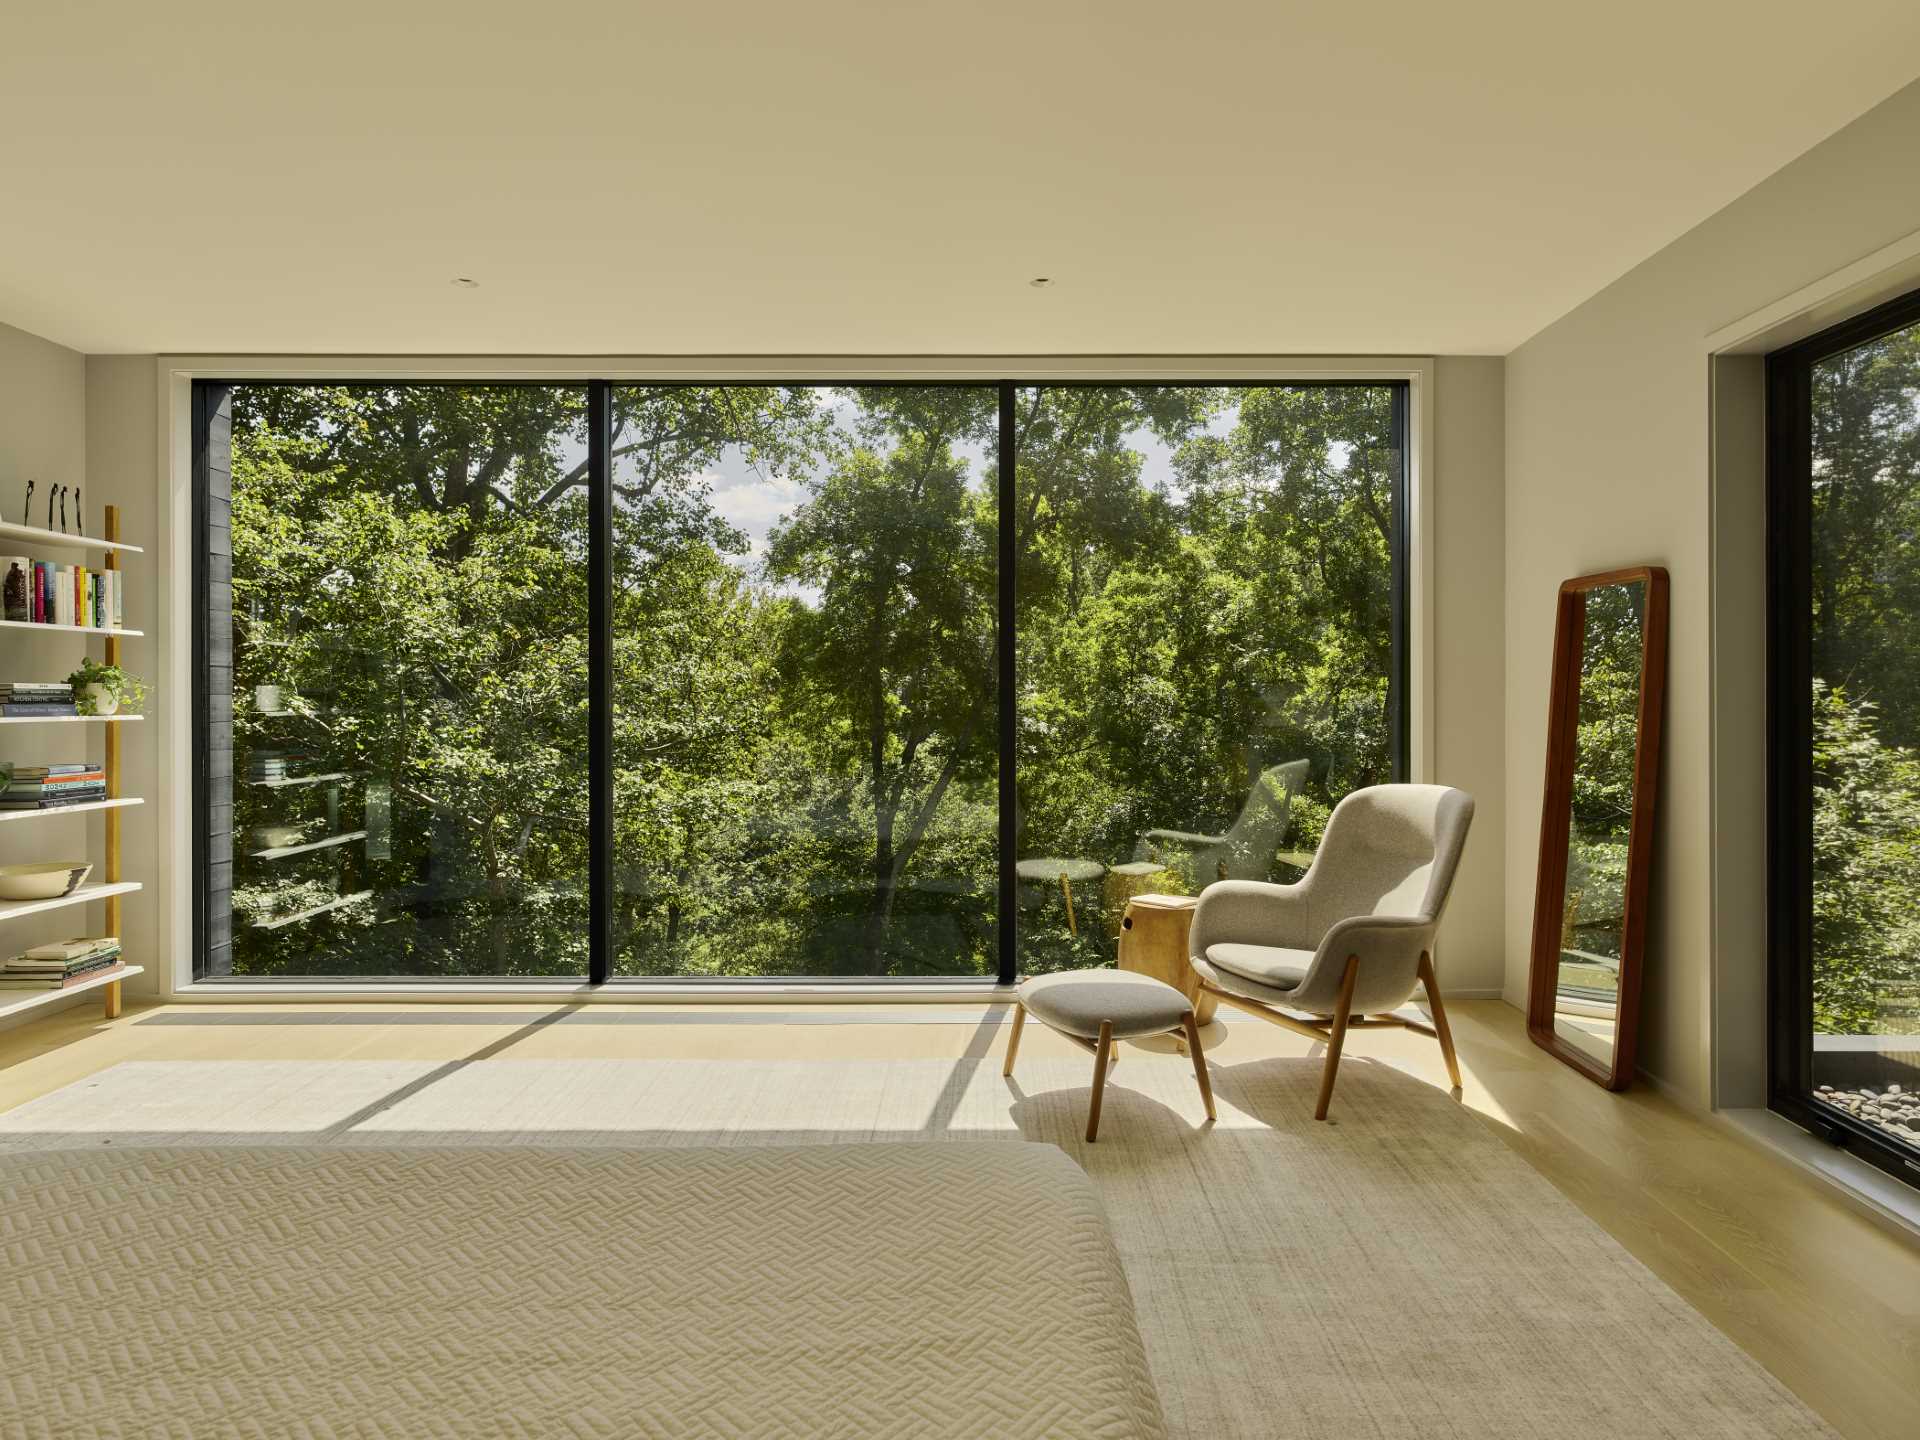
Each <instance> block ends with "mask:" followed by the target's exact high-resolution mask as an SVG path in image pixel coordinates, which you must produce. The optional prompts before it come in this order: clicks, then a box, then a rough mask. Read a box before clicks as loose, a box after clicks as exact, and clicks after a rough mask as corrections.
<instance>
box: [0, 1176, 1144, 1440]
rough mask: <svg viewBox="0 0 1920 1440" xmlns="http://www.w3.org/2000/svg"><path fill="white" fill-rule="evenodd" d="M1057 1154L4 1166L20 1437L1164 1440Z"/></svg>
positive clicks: (6, 1375)
mask: <svg viewBox="0 0 1920 1440" xmlns="http://www.w3.org/2000/svg"><path fill="white" fill-rule="evenodd" d="M1163 1433H1164V1432H1163V1429H1162V1424H1161V1419H1160V1409H1159V1405H1158V1402H1157V1400H1156V1398H1155V1395H1154V1390H1153V1385H1152V1382H1151V1380H1150V1378H1149V1376H1148V1373H1147V1367H1146V1359H1145V1356H1144V1354H1143V1353H1142V1350H1141V1345H1140V1338H1139V1335H1138V1333H1137V1332H1136V1330H1135V1328H1134V1318H1133V1306H1132V1301H1131V1299H1130V1297H1129V1295H1128V1291H1127V1283H1126V1279H1125V1277H1124V1275H1123V1274H1122V1272H1121V1269H1120V1263H1119V1259H1118V1257H1117V1255H1116V1254H1115V1251H1114V1247H1113V1242H1112V1240H1111V1238H1110V1237H1109V1235H1108V1232H1107V1226H1106V1221H1105V1217H1104V1215H1103V1213H1102V1211H1101V1208H1100V1204H1099V1201H1098V1199H1097V1198H1096V1196H1095V1194H1094V1192H1093V1188H1092V1186H1091V1184H1090V1183H1089V1182H1088V1180H1087V1178H1086V1177H1085V1176H1084V1175H1083V1174H1082V1173H1081V1172H1080V1170H1079V1168H1078V1167H1077V1166H1075V1165H1074V1164H1073V1162H1072V1161H1071V1160H1069V1159H1068V1158H1067V1157H1066V1156H1065V1155H1063V1154H1062V1153H1061V1152H1060V1151H1059V1150H1057V1149H1055V1148H1053V1147H1052V1146H1049V1145H1033V1144H1012V1143H989V1144H929V1145H810V1146H800V1147H782V1148H739V1149H685V1150H625V1151H622V1150H605V1149H598V1150H553V1149H471V1148H462V1149H425V1150H422V1149H412V1150H374V1149H363V1148H346V1147H339V1148H310V1149H308V1148H277V1147H276V1148H256V1149H178V1150H170V1149H145V1150H141V1149H134V1150H102V1149H95V1150H82V1151H63V1152H49V1153H39V1154H26V1155H13V1156H6V1157H0V1435H5V1436H7V1437H12V1436H40V1435H47V1436H79V1435H84V1436H130V1435H168V1436H176V1435H177V1436H182V1437H192V1440H211V1437H218V1436H232V1435H249V1436H252V1435H259V1436H274V1437H321V1436H325V1437H349V1436H351V1437H389V1436H392V1437H400V1436H405V1437H409V1440H415V1437H426V1436H462V1437H468V1436H516V1437H532V1436H567V1437H596V1440H598V1437H613V1436H618V1437H656V1436H657V1437H667V1436H672V1437H683V1436H684V1437H702V1440H704V1437H727V1440H734V1437H742V1436H756V1437H758V1436H766V1437H782V1440H784V1437H802V1436H805V1437H815V1436H819V1437H828V1436H831V1437H845V1440H865V1437H869V1436H936V1435H937V1436H961V1435H965V1436H991V1437H995V1440H1015V1437H1027V1436H1050V1437H1051V1436H1057V1437H1062V1440H1065V1437H1082V1436H1086V1437H1095V1436H1097V1437H1115V1440H1118V1437H1123V1436H1126V1437H1132V1436H1154V1437H1157V1436H1160V1435H1162V1434H1163Z"/></svg>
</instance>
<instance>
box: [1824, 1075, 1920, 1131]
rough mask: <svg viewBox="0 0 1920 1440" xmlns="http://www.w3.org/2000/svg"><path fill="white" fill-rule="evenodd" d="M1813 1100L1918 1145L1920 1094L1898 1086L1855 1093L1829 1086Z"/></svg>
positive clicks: (1869, 1086) (1864, 1088)
mask: <svg viewBox="0 0 1920 1440" xmlns="http://www.w3.org/2000/svg"><path fill="white" fill-rule="evenodd" d="M1814 1098H1815V1099H1816V1100H1819V1101H1821V1102H1822V1103H1823V1104H1827V1105H1831V1106H1833V1108H1834V1109H1836V1110H1844V1111H1846V1112H1847V1113H1848V1114H1849V1115H1852V1116H1853V1117H1855V1118H1856V1119H1859V1120H1864V1121H1866V1122H1867V1123H1868V1124H1869V1125H1877V1126H1878V1127H1879V1128H1880V1129H1882V1130H1889V1131H1892V1132H1893V1133H1894V1134H1895V1135H1898V1136H1899V1137H1900V1138H1901V1139H1902V1140H1907V1141H1911V1142H1913V1143H1914V1144H1917V1145H1920V1091H1916V1090H1909V1089H1907V1088H1905V1087H1904V1086H1900V1085H1887V1086H1882V1087H1879V1088H1875V1087H1874V1086H1871V1085H1867V1086H1862V1087H1861V1088H1860V1089H1858V1090H1837V1089H1835V1088H1834V1087H1833V1086H1831V1085H1822V1086H1819V1087H1818V1088H1817V1089H1816V1090H1815V1091H1814Z"/></svg>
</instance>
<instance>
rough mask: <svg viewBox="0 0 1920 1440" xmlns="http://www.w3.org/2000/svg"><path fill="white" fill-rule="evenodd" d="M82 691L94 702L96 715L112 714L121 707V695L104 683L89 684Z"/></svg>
mask: <svg viewBox="0 0 1920 1440" xmlns="http://www.w3.org/2000/svg"><path fill="white" fill-rule="evenodd" d="M80 693H81V694H83V695H85V696H86V697H87V698H88V699H89V700H91V701H92V702H93V713H94V714H96V715H111V714H113V713H114V711H116V710H118V709H119V708H120V697H119V696H118V695H116V694H114V693H113V692H112V691H111V690H109V689H108V688H107V687H106V686H104V685H88V686H86V687H85V688H84V689H82V691H81V692H80Z"/></svg>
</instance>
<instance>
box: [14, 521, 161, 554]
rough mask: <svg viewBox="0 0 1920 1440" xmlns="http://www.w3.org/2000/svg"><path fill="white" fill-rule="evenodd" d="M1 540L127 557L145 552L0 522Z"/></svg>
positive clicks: (93, 537)
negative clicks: (104, 551)
mask: <svg viewBox="0 0 1920 1440" xmlns="http://www.w3.org/2000/svg"><path fill="white" fill-rule="evenodd" d="M0 539H6V540H20V541H24V542H25V543H27V544H29V545H60V546H64V547H65V548H67V549H69V550H118V551H120V552H121V553H122V554H125V555H140V554H144V553H145V552H144V551H142V550H141V548H140V547H139V546H138V545H126V544H123V543H121V542H120V541H118V540H104V539H102V538H100V537H99V536H97V535H73V534H70V533H68V532H67V531H65V530H43V529H42V528H41V527H40V526H38V525H15V524H12V523H11V522H9V521H5V520H0Z"/></svg>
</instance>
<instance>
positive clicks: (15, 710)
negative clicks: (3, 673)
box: [0, 680, 79, 718]
mask: <svg viewBox="0 0 1920 1440" xmlns="http://www.w3.org/2000/svg"><path fill="white" fill-rule="evenodd" d="M77 713H79V712H78V711H76V710H75V709H74V704H73V686H71V685H69V684H67V682H66V681H64V680H59V681H53V680H50V681H47V682H46V683H45V684H40V683H38V682H35V681H30V680H13V681H0V715H26V716H33V717H36V718H41V717H46V716H51V715H74V714H77Z"/></svg>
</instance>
